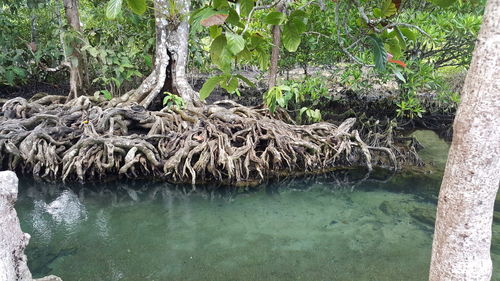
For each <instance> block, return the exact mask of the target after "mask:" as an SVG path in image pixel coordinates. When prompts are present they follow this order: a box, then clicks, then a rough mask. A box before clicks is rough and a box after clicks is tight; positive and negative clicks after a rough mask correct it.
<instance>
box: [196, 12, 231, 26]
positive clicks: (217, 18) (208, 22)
mask: <svg viewBox="0 0 500 281" xmlns="http://www.w3.org/2000/svg"><path fill="white" fill-rule="evenodd" d="M228 16H229V15H228V14H222V13H221V14H215V15H211V16H209V17H208V18H206V19H203V20H201V21H200V23H201V25H203V26H205V27H209V26H212V25H221V24H223V23H224V22H225V21H226V19H227V17H228Z"/></svg>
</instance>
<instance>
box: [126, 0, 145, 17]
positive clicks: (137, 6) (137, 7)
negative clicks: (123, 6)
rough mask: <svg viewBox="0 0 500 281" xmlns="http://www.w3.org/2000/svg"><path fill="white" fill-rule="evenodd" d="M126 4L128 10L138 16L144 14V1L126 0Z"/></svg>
mask: <svg viewBox="0 0 500 281" xmlns="http://www.w3.org/2000/svg"><path fill="white" fill-rule="evenodd" d="M127 4H128V7H129V8H130V10H132V12H134V13H136V14H138V15H142V14H144V12H146V0H127Z"/></svg>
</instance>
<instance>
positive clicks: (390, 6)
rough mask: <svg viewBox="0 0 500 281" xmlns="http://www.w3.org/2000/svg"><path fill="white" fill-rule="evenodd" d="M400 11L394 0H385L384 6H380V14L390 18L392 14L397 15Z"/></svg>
mask: <svg viewBox="0 0 500 281" xmlns="http://www.w3.org/2000/svg"><path fill="white" fill-rule="evenodd" d="M397 12H398V9H397V8H396V5H395V4H394V3H393V2H392V0H385V1H384V2H383V3H382V7H381V8H380V14H381V16H382V17H384V18H388V17H390V16H393V15H395V14H396V13H397Z"/></svg>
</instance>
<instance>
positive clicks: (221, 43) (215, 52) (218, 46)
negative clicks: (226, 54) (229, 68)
mask: <svg viewBox="0 0 500 281" xmlns="http://www.w3.org/2000/svg"><path fill="white" fill-rule="evenodd" d="M226 45H227V40H226V37H225V36H224V35H219V36H218V37H217V38H215V39H214V41H212V44H211V45H210V56H212V59H213V60H214V61H217V60H219V58H220V56H221V54H222V50H223V49H224V48H225V47H226Z"/></svg>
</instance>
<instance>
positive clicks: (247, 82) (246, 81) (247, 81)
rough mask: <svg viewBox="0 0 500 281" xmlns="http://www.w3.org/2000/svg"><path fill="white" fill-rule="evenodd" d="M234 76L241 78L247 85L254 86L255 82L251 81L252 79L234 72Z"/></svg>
mask: <svg viewBox="0 0 500 281" xmlns="http://www.w3.org/2000/svg"><path fill="white" fill-rule="evenodd" d="M236 77H237V78H238V79H240V80H242V81H243V82H245V83H246V84H247V85H248V86H250V87H252V88H255V84H254V83H252V81H250V79H248V78H246V77H245V76H243V75H240V74H236Z"/></svg>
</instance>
